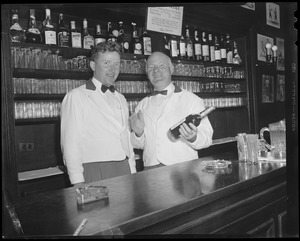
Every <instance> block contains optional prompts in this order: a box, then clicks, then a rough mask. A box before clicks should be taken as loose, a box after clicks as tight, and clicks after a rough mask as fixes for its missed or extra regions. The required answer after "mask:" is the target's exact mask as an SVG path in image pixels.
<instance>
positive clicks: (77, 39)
mask: <svg viewBox="0 0 300 241" xmlns="http://www.w3.org/2000/svg"><path fill="white" fill-rule="evenodd" d="M70 36H71V47H72V48H82V41H81V32H80V31H78V30H77V28H76V23H75V21H71V34H70Z"/></svg>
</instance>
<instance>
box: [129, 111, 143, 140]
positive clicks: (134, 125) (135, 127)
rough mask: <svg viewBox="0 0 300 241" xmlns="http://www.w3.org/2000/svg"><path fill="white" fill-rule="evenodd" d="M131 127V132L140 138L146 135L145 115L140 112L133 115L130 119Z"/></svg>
mask: <svg viewBox="0 0 300 241" xmlns="http://www.w3.org/2000/svg"><path fill="white" fill-rule="evenodd" d="M129 120H130V126H131V130H132V131H133V132H134V133H135V134H136V136H138V137H140V136H142V135H143V133H144V127H145V121H144V114H143V112H142V111H141V110H140V111H139V112H138V113H133V114H132V115H131V116H130V118H129Z"/></svg>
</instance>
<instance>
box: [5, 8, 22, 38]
mask: <svg viewBox="0 0 300 241" xmlns="http://www.w3.org/2000/svg"><path fill="white" fill-rule="evenodd" d="M11 18H12V19H11V27H10V29H9V34H10V41H11V42H19V43H20V42H25V38H26V36H25V33H24V31H23V29H22V27H21V25H20V24H19V14H18V9H12V17H11Z"/></svg>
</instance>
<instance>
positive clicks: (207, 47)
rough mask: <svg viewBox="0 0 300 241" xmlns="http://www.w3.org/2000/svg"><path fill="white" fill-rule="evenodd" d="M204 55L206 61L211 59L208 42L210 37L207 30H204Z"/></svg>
mask: <svg viewBox="0 0 300 241" xmlns="http://www.w3.org/2000/svg"><path fill="white" fill-rule="evenodd" d="M202 57H203V61H204V62H209V61H210V57H209V44H208V39H207V36H206V32H205V31H203V32H202Z"/></svg>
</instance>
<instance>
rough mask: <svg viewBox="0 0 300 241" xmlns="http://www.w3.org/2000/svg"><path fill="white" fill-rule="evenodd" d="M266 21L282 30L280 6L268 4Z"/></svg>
mask: <svg viewBox="0 0 300 241" xmlns="http://www.w3.org/2000/svg"><path fill="white" fill-rule="evenodd" d="M266 21H267V24H268V25H270V26H272V27H275V28H280V8H279V5H278V4H275V3H266Z"/></svg>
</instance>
